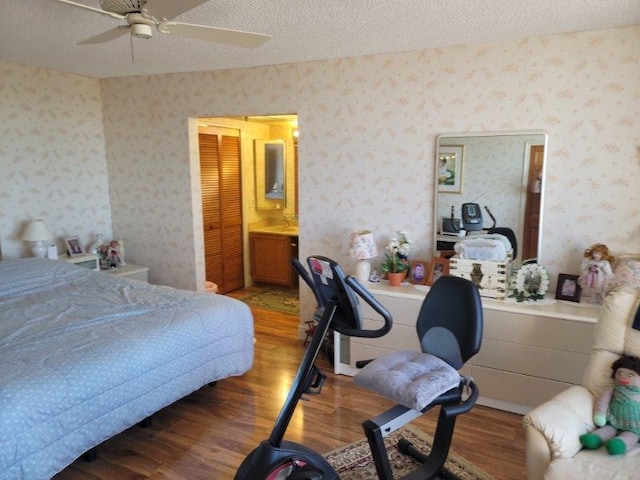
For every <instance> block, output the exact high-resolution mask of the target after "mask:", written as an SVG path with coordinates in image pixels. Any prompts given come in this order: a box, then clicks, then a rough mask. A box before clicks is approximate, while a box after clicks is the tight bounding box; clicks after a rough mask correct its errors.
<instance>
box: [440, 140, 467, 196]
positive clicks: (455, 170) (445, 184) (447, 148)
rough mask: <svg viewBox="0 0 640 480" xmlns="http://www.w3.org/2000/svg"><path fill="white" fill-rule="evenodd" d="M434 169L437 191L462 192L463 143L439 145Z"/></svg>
mask: <svg viewBox="0 0 640 480" xmlns="http://www.w3.org/2000/svg"><path fill="white" fill-rule="evenodd" d="M436 169H437V172H436V177H437V178H438V192H441V193H462V176H463V173H464V145H440V148H439V149H438V165H437V166H436Z"/></svg>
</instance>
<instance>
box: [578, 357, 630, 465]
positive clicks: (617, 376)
mask: <svg viewBox="0 0 640 480" xmlns="http://www.w3.org/2000/svg"><path fill="white" fill-rule="evenodd" d="M611 369H612V373H611V378H613V381H614V386H613V388H607V389H605V390H604V391H603V392H602V393H601V394H600V396H599V397H598V399H597V401H596V404H595V409H594V414H593V423H595V424H596V426H598V427H600V428H597V429H596V430H594V431H593V432H591V433H585V434H584V435H581V436H580V443H582V445H584V446H585V447H586V448H599V447H601V446H602V445H604V446H605V447H606V449H607V451H608V452H609V454H611V455H621V454H623V453H625V452H626V451H627V450H629V449H630V448H631V447H633V446H634V445H635V444H636V443H638V439H640V358H638V357H634V356H633V355H623V356H621V357H620V358H619V359H618V360H616V361H615V362H613V364H612V365H611Z"/></svg>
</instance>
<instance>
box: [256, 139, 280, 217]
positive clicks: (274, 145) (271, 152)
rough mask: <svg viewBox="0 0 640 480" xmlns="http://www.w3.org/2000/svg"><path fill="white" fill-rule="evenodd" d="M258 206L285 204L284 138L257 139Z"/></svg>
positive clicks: (265, 208) (264, 207)
mask: <svg viewBox="0 0 640 480" xmlns="http://www.w3.org/2000/svg"><path fill="white" fill-rule="evenodd" d="M254 144H255V145H254V146H255V162H256V168H255V172H256V207H257V208H258V209H262V210H267V209H269V210H271V209H275V208H278V205H279V206H280V207H284V206H285V202H286V177H285V167H286V163H285V153H284V152H285V143H284V140H255V142H254Z"/></svg>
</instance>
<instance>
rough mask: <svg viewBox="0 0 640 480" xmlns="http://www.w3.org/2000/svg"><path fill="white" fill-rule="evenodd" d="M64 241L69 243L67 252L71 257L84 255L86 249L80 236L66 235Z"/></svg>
mask: <svg viewBox="0 0 640 480" xmlns="http://www.w3.org/2000/svg"><path fill="white" fill-rule="evenodd" d="M64 243H65V244H66V245H67V254H68V255H69V256H70V257H77V256H78V255H84V249H83V248H82V243H80V238H79V237H77V236H72V237H65V239H64Z"/></svg>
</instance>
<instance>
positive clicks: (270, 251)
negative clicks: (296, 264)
mask: <svg viewBox="0 0 640 480" xmlns="http://www.w3.org/2000/svg"><path fill="white" fill-rule="evenodd" d="M249 249H250V255H251V278H252V279H253V281H254V282H259V283H269V284H274V285H281V286H284V287H288V288H294V287H296V286H297V285H298V275H297V273H296V272H295V270H294V269H293V267H292V266H291V263H290V260H291V258H292V257H295V258H298V228H297V227H285V226H270V227H261V228H254V229H252V230H251V231H250V232H249Z"/></svg>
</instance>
